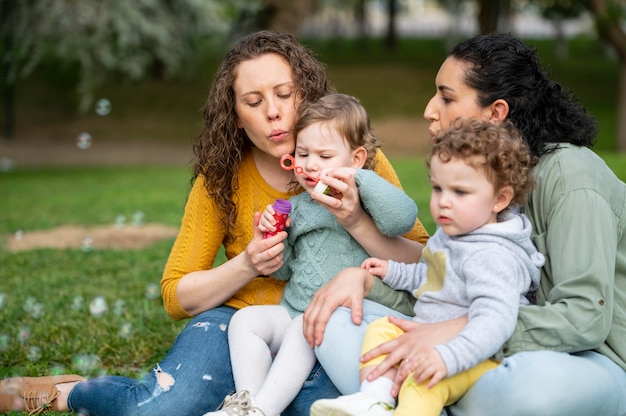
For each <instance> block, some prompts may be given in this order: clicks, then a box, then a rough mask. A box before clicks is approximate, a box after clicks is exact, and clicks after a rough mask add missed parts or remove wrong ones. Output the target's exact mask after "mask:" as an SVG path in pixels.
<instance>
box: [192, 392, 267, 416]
mask: <svg viewBox="0 0 626 416" xmlns="http://www.w3.org/2000/svg"><path fill="white" fill-rule="evenodd" d="M202 416H265V415H264V414H263V412H262V411H261V409H259V408H258V407H252V397H250V393H249V392H248V391H247V390H242V391H238V392H236V393H235V394H233V395H232V396H226V398H225V399H224V403H223V404H222V407H221V409H220V410H218V411H217V412H208V413H205V414H204V415H202Z"/></svg>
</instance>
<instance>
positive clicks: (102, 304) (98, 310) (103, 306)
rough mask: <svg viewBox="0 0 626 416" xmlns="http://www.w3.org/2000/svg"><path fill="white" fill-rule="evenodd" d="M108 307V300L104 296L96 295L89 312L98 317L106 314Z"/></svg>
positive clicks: (90, 304) (90, 303)
mask: <svg viewBox="0 0 626 416" xmlns="http://www.w3.org/2000/svg"><path fill="white" fill-rule="evenodd" d="M108 308H109V307H108V305H107V301H106V299H104V297H102V296H96V297H95V298H93V299H92V301H91V302H89V313H91V316H93V317H96V318H99V317H101V316H102V315H104V314H105V313H106V311H107V309H108Z"/></svg>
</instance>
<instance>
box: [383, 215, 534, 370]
mask: <svg viewBox="0 0 626 416" xmlns="http://www.w3.org/2000/svg"><path fill="white" fill-rule="evenodd" d="M530 233H531V224H530V222H529V221H528V218H526V217H525V216H524V215H523V214H519V213H516V212H515V213H513V212H511V211H505V212H504V213H502V214H501V215H500V217H499V219H498V222H497V223H493V224H487V225H485V226H483V227H481V228H479V229H477V230H475V231H473V232H471V233H469V234H465V235H460V236H454V237H451V236H448V235H447V234H445V233H444V232H443V231H441V229H438V230H437V231H436V232H435V234H434V235H433V236H432V237H431V238H430V239H429V240H428V243H427V244H426V247H425V248H424V251H423V252H422V258H421V260H420V262H419V263H415V264H404V263H399V262H394V261H391V260H390V261H389V269H388V272H387V276H385V278H384V280H383V282H384V283H385V284H387V285H389V286H391V287H393V288H394V289H397V290H406V291H410V292H411V293H413V295H414V296H415V297H416V298H417V302H416V303H415V308H414V309H415V317H414V318H413V319H414V320H415V321H416V322H440V321H445V320H449V319H453V318H458V317H460V316H463V315H467V317H468V322H467V325H466V326H465V328H463V330H462V331H461V333H459V335H458V336H456V337H455V338H454V339H452V340H451V341H450V342H447V343H446V344H443V345H438V346H436V347H435V348H436V349H437V351H438V352H439V353H440V354H441V356H442V358H443V361H444V362H445V364H446V368H447V370H448V376H452V375H454V374H457V373H459V372H461V371H464V370H467V369H469V368H471V367H473V366H475V365H476V364H478V363H479V362H481V361H483V360H485V359H487V358H489V357H491V356H493V355H494V354H495V353H496V352H497V351H498V350H499V349H500V347H501V346H502V344H504V343H505V341H506V340H507V339H508V338H509V337H510V336H511V334H512V333H513V330H514V329H515V324H516V322H517V313H518V310H519V306H520V305H527V304H528V303H529V301H528V299H527V297H526V295H527V293H528V292H529V291H533V290H536V289H537V287H538V284H539V272H540V270H539V269H540V268H541V266H543V264H544V257H543V255H542V254H541V253H539V252H538V251H537V249H536V248H535V246H534V245H533V244H532V242H531V240H530Z"/></svg>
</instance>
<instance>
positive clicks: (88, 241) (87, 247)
mask: <svg viewBox="0 0 626 416" xmlns="http://www.w3.org/2000/svg"><path fill="white" fill-rule="evenodd" d="M80 249H81V250H83V251H84V252H85V253H89V252H90V251H92V250H93V238H91V237H85V238H84V239H83V242H82V243H81V245H80Z"/></svg>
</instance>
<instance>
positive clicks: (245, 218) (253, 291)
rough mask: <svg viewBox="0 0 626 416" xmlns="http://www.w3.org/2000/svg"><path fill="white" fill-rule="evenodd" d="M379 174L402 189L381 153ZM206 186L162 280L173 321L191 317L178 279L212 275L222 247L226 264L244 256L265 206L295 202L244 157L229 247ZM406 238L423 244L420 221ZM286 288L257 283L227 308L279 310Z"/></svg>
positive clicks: (197, 190) (195, 196)
mask: <svg viewBox="0 0 626 416" xmlns="http://www.w3.org/2000/svg"><path fill="white" fill-rule="evenodd" d="M376 172H377V173H378V174H379V175H380V176H382V177H383V178H385V179H387V180H388V181H389V182H391V183H393V184H394V185H397V186H400V183H399V180H398V177H397V175H396V173H395V171H394V170H393V167H392V166H391V164H390V163H389V161H388V160H387V158H386V157H385V155H384V154H383V153H382V152H380V151H379V153H378V160H377V164H376ZM204 180H205V178H204V177H203V176H200V177H198V178H197V180H196V182H195V183H194V185H193V187H192V189H191V192H190V194H189V197H188V200H187V204H186V206H185V212H184V215H183V218H182V223H181V227H180V231H179V232H178V236H177V237H176V241H175V242H174V246H173V247H172V251H171V252H170V255H169V258H168V260H167V264H166V265H165V270H164V272H163V278H162V279H161V293H162V296H163V303H164V306H165V310H166V311H167V313H168V314H169V315H170V316H171V317H172V318H174V319H183V318H189V317H191V315H190V314H189V313H188V312H187V311H185V310H184V309H183V308H182V307H181V306H180V302H179V300H178V296H177V294H176V287H177V285H178V282H179V281H180V279H181V278H182V277H183V276H185V275H186V274H188V273H190V272H193V271H197V270H208V269H211V268H212V267H213V264H214V262H215V257H216V255H217V253H218V250H219V249H220V247H221V246H224V248H225V250H226V258H228V259H231V258H233V257H235V256H236V255H237V254H239V253H241V252H242V251H243V250H245V248H246V246H247V245H248V243H249V242H250V240H251V239H252V237H253V232H254V230H253V227H252V219H253V218H254V213H255V212H257V211H263V209H265V206H266V205H267V204H272V203H273V202H274V201H275V200H276V199H277V198H282V199H289V197H290V196H291V195H289V194H287V193H284V192H279V191H277V190H275V189H274V188H272V187H271V186H270V185H269V184H268V183H267V182H265V180H264V179H263V178H262V177H261V174H260V173H259V171H258V170H257V168H256V165H255V164H254V160H253V158H252V154H251V153H248V154H247V155H245V156H244V158H243V160H242V162H241V165H240V168H239V189H238V190H237V191H235V195H234V201H235V203H236V204H237V218H236V230H235V234H236V235H235V238H233V239H232V241H231V242H229V243H225V236H226V230H225V227H224V225H223V223H222V221H221V219H220V215H219V211H218V209H217V207H216V206H215V204H214V203H213V200H211V199H210V198H209V196H208V195H207V192H206V189H205V187H204ZM406 237H407V238H410V239H412V240H416V241H419V242H421V243H425V242H426V240H427V239H428V233H427V232H426V230H425V229H424V227H423V226H422V224H421V222H420V221H419V219H418V220H416V222H415V226H414V227H413V229H412V230H411V231H410V232H409V233H407V234H406ZM284 285H285V282H283V281H279V280H275V279H272V278H260V277H259V278H256V279H253V280H252V281H251V282H250V283H248V284H247V285H246V286H244V287H243V288H241V289H240V290H239V291H238V292H236V293H235V294H234V295H233V297H232V298H231V299H229V300H228V301H227V302H226V305H230V306H233V307H235V308H242V307H245V306H249V305H263V304H278V302H279V301H280V298H281V296H282V292H283V288H284Z"/></svg>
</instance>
